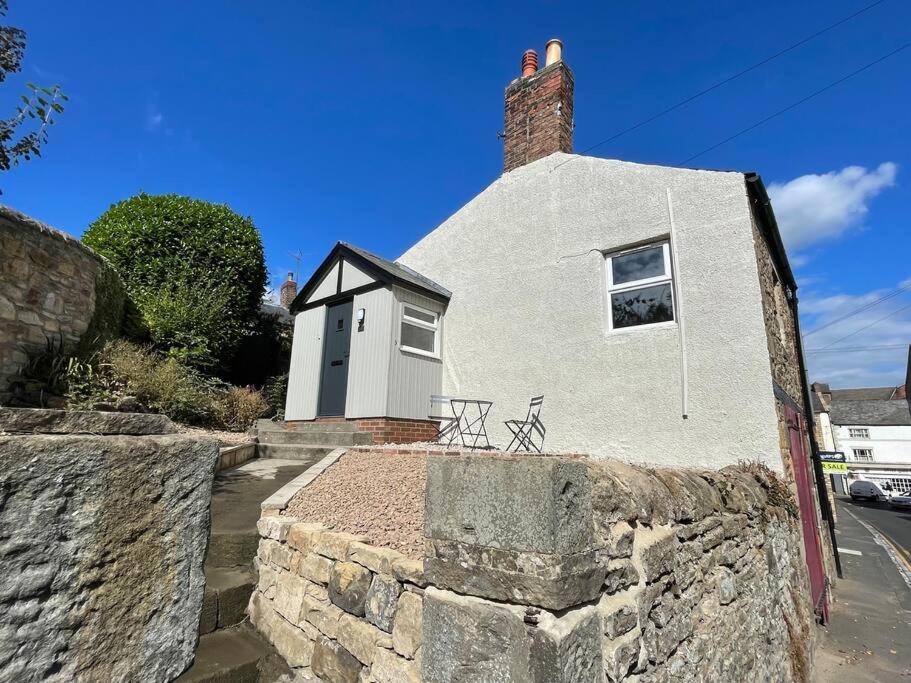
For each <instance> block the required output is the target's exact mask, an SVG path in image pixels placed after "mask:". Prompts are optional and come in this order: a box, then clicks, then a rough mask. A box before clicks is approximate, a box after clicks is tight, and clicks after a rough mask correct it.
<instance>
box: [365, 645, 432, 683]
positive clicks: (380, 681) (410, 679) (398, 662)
mask: <svg viewBox="0 0 911 683" xmlns="http://www.w3.org/2000/svg"><path fill="white" fill-rule="evenodd" d="M370 674H371V675H372V676H373V679H374V680H375V681H376V683H421V670H420V668H418V665H417V663H416V662H414V661H412V660H409V659H404V658H402V657H399V656H398V655H397V654H395V653H394V652H392V651H391V650H386V649H383V648H377V649H376V651H375V653H374V656H373V664H371V665H370Z"/></svg>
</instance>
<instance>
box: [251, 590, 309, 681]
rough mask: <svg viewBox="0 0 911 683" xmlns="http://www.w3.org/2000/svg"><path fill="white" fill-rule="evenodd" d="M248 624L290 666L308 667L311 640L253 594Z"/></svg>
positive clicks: (258, 595)
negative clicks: (260, 634)
mask: <svg viewBox="0 0 911 683" xmlns="http://www.w3.org/2000/svg"><path fill="white" fill-rule="evenodd" d="M249 612H250V622H251V623H252V624H253V625H254V626H255V627H256V628H257V629H258V630H259V632H260V633H262V634H263V635H264V636H265V637H266V639H267V640H268V641H269V642H270V643H272V645H273V646H274V647H275V649H276V650H278V653H279V654H280V655H281V656H282V657H284V659H285V661H286V662H288V664H289V665H290V666H295V667H298V666H309V665H310V659H311V657H312V655H313V646H314V643H313V640H311V639H309V638H307V636H306V634H305V633H304V632H303V631H302V630H301V629H299V628H297V627H296V626H292V625H291V624H289V623H288V622H287V621H285V619H284V618H282V616H281V615H280V614H279V613H278V612H276V611H275V610H274V609H273V608H272V603H270V602H269V601H268V600H266V599H265V598H263V596H262V595H261V594H260V593H259V592H254V593H253V596H252V597H251V598H250V608H249Z"/></svg>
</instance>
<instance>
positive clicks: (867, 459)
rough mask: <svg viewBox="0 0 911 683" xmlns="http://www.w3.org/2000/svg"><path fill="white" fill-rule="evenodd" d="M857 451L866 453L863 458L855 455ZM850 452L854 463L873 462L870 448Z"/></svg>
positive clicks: (855, 449) (853, 449) (854, 449)
mask: <svg viewBox="0 0 911 683" xmlns="http://www.w3.org/2000/svg"><path fill="white" fill-rule="evenodd" d="M858 451H866V453H865V454H864V455H863V456H860V455H858V454H857V452H858ZM851 452H852V455H853V456H854V461H855V462H873V449H872V448H852V449H851Z"/></svg>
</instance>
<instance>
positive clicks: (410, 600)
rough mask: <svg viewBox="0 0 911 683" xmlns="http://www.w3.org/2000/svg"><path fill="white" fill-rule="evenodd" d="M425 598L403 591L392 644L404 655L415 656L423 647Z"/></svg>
mask: <svg viewBox="0 0 911 683" xmlns="http://www.w3.org/2000/svg"><path fill="white" fill-rule="evenodd" d="M423 608H424V603H423V600H422V599H421V598H420V597H419V596H417V595H415V594H414V593H407V592H406V593H402V594H401V596H399V602H398V606H397V607H396V610H395V620H394V622H393V625H392V646H393V648H395V651H396V652H398V653H399V654H400V655H402V656H403V657H407V658H409V659H411V658H413V657H414V655H415V653H416V652H417V650H418V648H419V647H421V637H422V633H423Z"/></svg>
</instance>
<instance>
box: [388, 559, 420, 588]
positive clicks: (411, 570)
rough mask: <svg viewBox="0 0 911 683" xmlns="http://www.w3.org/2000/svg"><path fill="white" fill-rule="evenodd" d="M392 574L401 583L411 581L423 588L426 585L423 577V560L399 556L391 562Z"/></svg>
mask: <svg viewBox="0 0 911 683" xmlns="http://www.w3.org/2000/svg"><path fill="white" fill-rule="evenodd" d="M392 575H393V576H394V577H395V578H396V579H397V580H399V581H401V582H402V583H405V582H407V583H413V584H414V585H416V586H420V587H421V588H423V587H424V586H426V585H427V580H426V578H425V577H424V562H423V561H422V560H412V559H411V558H410V557H405V556H402V557H399V558H398V559H396V560H395V561H394V562H393V563H392Z"/></svg>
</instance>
